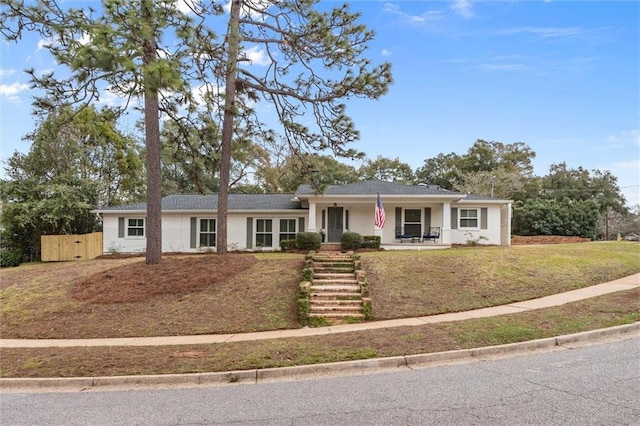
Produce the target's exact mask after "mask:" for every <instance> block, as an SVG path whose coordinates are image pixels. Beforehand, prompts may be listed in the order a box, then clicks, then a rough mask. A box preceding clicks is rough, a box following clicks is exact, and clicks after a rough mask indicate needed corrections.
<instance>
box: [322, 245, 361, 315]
mask: <svg viewBox="0 0 640 426" xmlns="http://www.w3.org/2000/svg"><path fill="white" fill-rule="evenodd" d="M309 300H310V302H309V318H322V319H324V321H325V322H326V323H328V324H340V323H344V322H346V321H347V320H353V319H358V320H362V319H364V314H363V312H362V292H361V287H360V284H359V282H358V277H357V275H356V272H355V264H354V259H353V255H352V254H345V253H331V252H321V253H317V254H316V255H314V256H313V280H312V282H311V287H310V296H309Z"/></svg>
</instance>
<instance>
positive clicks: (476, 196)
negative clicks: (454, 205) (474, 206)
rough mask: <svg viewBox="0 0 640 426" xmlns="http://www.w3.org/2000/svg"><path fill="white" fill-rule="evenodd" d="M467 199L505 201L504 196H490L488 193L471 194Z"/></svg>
mask: <svg viewBox="0 0 640 426" xmlns="http://www.w3.org/2000/svg"><path fill="white" fill-rule="evenodd" d="M464 200H465V201H504V200H503V199H502V198H496V197H490V196H488V195H477V194H469V195H467V196H466V197H465V199H464Z"/></svg>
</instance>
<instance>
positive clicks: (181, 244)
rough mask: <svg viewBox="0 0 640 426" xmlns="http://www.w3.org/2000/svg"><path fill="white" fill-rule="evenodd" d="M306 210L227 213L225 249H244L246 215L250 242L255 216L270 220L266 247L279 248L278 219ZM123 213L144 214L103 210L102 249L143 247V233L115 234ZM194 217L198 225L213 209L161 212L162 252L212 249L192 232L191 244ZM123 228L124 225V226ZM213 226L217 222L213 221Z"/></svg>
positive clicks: (210, 216) (138, 249)
mask: <svg viewBox="0 0 640 426" xmlns="http://www.w3.org/2000/svg"><path fill="white" fill-rule="evenodd" d="M306 216H307V212H306V211H295V212H291V213H288V212H283V213H278V214H264V213H260V212H256V213H255V214H253V213H252V214H246V213H243V214H229V215H228V217H227V247H228V248H229V250H232V251H233V250H246V249H247V218H248V217H251V218H253V233H252V235H251V236H250V239H251V242H252V244H251V246H252V247H255V246H256V243H255V232H256V225H255V221H256V219H271V220H272V221H273V228H272V232H273V246H272V247H266V249H273V250H278V249H279V248H280V241H279V233H280V219H296V220H297V219H298V218H299V217H305V219H306ZM119 217H124V218H125V223H126V220H127V219H129V218H144V215H140V214H137V215H126V214H122V213H115V214H108V213H104V214H103V218H102V223H103V242H104V252H105V253H139V252H144V251H145V250H146V242H147V240H146V238H144V237H127V236H126V232H125V236H124V237H119V236H118V226H119V225H118V218H119ZM192 217H195V218H197V219H198V227H199V221H200V219H216V222H217V216H216V214H215V212H213V213H210V214H206V213H204V212H203V213H198V214H196V213H164V214H163V216H162V251H163V252H164V253H171V252H174V253H196V252H199V251H202V250H207V249H210V250H215V248H213V247H211V248H199V247H197V246H198V245H199V244H198V242H199V236H198V235H197V234H196V237H197V239H196V241H197V242H196V248H191V247H190V246H191V218H192ZM299 227H300V223H299V222H298V221H296V230H297V231H298V232H299V231H300V229H299ZM125 228H126V226H125ZM125 230H126V229H125ZM216 230H217V223H216Z"/></svg>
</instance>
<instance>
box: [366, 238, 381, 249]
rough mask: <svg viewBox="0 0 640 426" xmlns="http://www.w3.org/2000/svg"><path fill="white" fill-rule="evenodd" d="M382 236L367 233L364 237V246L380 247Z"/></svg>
mask: <svg viewBox="0 0 640 426" xmlns="http://www.w3.org/2000/svg"><path fill="white" fill-rule="evenodd" d="M380 243H381V238H380V237H379V236H377V235H365V236H363V237H362V247H364V248H372V249H379V248H380Z"/></svg>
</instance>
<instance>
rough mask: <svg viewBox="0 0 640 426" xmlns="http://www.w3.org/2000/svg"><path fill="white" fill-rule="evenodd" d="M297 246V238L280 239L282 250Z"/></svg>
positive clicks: (293, 248) (292, 248)
mask: <svg viewBox="0 0 640 426" xmlns="http://www.w3.org/2000/svg"><path fill="white" fill-rule="evenodd" d="M296 248H297V247H296V240H281V241H280V250H282V251H287V250H295V249H296Z"/></svg>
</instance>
